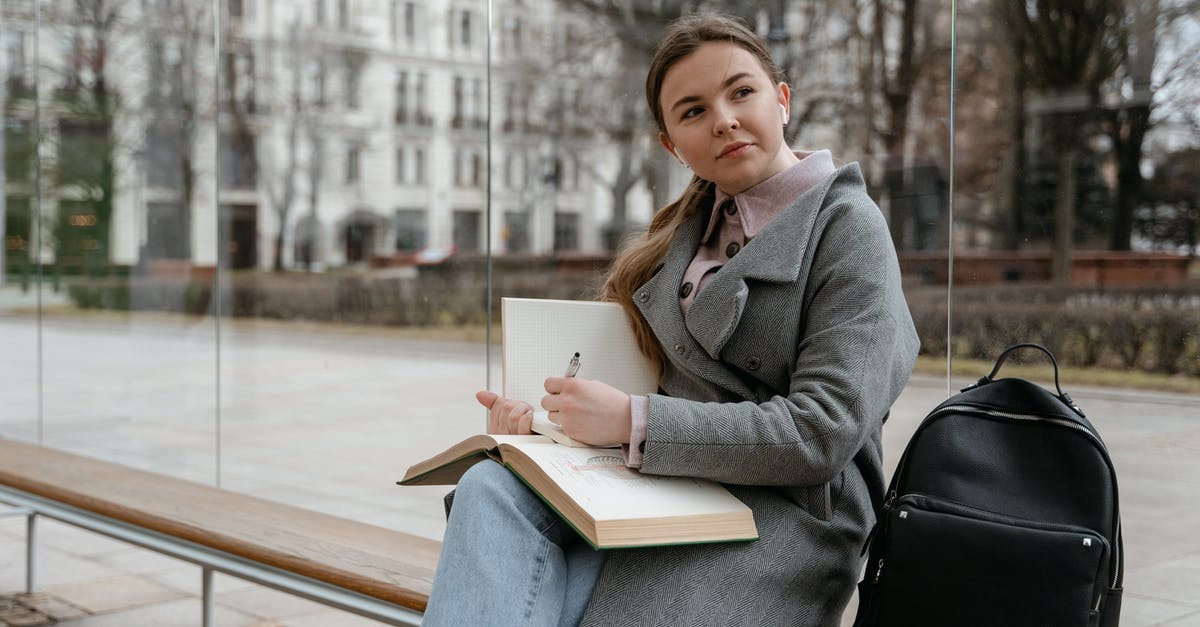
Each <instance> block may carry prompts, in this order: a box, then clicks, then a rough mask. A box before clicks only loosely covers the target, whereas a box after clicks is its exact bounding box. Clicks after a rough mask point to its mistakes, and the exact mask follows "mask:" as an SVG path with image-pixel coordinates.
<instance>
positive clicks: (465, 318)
mask: <svg viewBox="0 0 1200 627" xmlns="http://www.w3.org/2000/svg"><path fill="white" fill-rule="evenodd" d="M597 276H598V275H597V273H596V272H595V271H594V270H592V269H589V270H588V271H579V272H572V271H567V272H564V271H562V270H561V269H555V267H554V266H553V264H546V263H534V262H530V263H529V264H527V265H526V266H520V267H517V266H510V267H506V268H505V269H504V271H502V272H494V273H493V275H492V280H493V286H494V287H493V297H494V301H493V306H494V307H495V309H494V312H496V315H498V312H499V307H498V304H499V296H500V295H505V296H525V297H537V298H572V299H580V298H590V297H591V295H592V294H594V293H595V287H596V281H597ZM487 278H488V275H487V273H486V271H484V270H483V269H482V266H479V265H478V264H475V265H470V264H466V265H458V266H449V265H448V266H438V267H436V268H428V269H423V270H422V271H420V272H418V273H416V274H415V275H410V276H380V275H371V274H353V275H351V274H347V275H324V276H322V275H286V274H285V275H276V274H248V275H234V276H232V277H228V278H225V279H223V280H222V283H221V285H222V290H223V292H222V298H221V299H220V300H221V314H222V315H227V316H239V317H254V318H274V319H283V320H288V319H296V320H314V321H326V322H337V323H344V324H367V325H395V326H446V325H465V324H483V323H484V322H485V321H486V306H485V305H486V296H485V294H486V285H487ZM68 290H69V294H70V296H71V298H72V300H73V302H74V303H75V304H76V305H77V306H79V307H84V308H96V309H117V310H127V309H133V310H155V311H168V312H179V313H187V314H205V315H213V314H215V313H216V299H214V297H213V290H214V283H213V281H212V280H211V279H192V280H166V279H147V278H126V279H119V278H106V279H94V280H86V281H76V282H73V283H71V284H70V285H69V287H68ZM907 294H908V301H909V306H910V308H911V310H912V314H913V319H914V321H915V323H916V325H917V330H918V332H919V334H920V337H921V341H922V347H921V352H922V353H923V354H927V355H933V356H941V355H945V354H946V312H947V303H946V291H945V289H944V288H942V289H936V288H917V287H913V288H910V289H908V292H907ZM952 306H953V315H954V327H953V339H952V341H953V344H954V346H953V354H954V355H956V356H960V357H967V358H978V359H984V360H990V359H994V358H995V356H996V355H998V354H999V352H1000V351H1001V350H1002V349H1003V348H1004V347H1005V346H1008V345H1010V344H1015V343H1018V342H1037V343H1039V344H1043V345H1045V346H1047V347H1049V348H1050V349H1051V350H1052V351H1054V354H1055V356H1056V357H1057V358H1058V359H1059V361H1060V362H1061V363H1062V364H1063V365H1065V366H1100V367H1108V368H1116V369H1121V370H1143V371H1151V372H1161V373H1167V374H1180V375H1187V376H1200V285H1195V284H1192V285H1186V286H1178V287H1169V288H1141V289H1108V290H1095V289H1086V290H1085V289H1063V288H1057V287H1053V286H1041V285H1035V286H1028V285H1026V286H1020V285H1018V286H988V287H970V288H956V289H955V292H954V300H953V303H952Z"/></svg>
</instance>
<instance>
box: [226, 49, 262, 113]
mask: <svg viewBox="0 0 1200 627" xmlns="http://www.w3.org/2000/svg"><path fill="white" fill-rule="evenodd" d="M224 58H225V63H224V64H223V65H224V69H225V71H224V72H223V73H222V77H223V78H224V79H225V80H224V89H223V90H222V94H221V98H222V100H223V101H224V103H225V106H226V107H227V108H228V109H229V110H232V111H239V112H242V113H254V111H255V97H254V79H255V76H254V53H252V52H227V53H225V54H224Z"/></svg>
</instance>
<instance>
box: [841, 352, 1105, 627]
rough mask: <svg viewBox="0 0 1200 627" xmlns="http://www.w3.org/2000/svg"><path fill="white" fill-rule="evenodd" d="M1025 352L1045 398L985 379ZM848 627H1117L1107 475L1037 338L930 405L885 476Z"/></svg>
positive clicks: (1101, 451)
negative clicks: (1048, 371) (1047, 368)
mask: <svg viewBox="0 0 1200 627" xmlns="http://www.w3.org/2000/svg"><path fill="white" fill-rule="evenodd" d="M1020 348H1036V349H1039V350H1042V351H1043V352H1045V353H1046V354H1047V355H1048V356H1049V357H1050V360H1051V362H1053V363H1054V386H1055V389H1056V390H1057V392H1058V393H1057V395H1056V394H1054V393H1052V392H1050V391H1048V390H1046V389H1045V388H1043V387H1041V386H1039V385H1036V384H1033V383H1030V382H1029V381H1025V380H1024V379H1017V378H1004V379H996V378H995V377H996V374H997V373H998V372H999V371H1000V366H1001V365H1002V364H1003V363H1004V360H1005V359H1006V358H1007V357H1008V355H1009V354H1010V353H1011V352H1013V351H1015V350H1017V349H1020ZM863 550H864V551H867V550H869V551H870V557H869V558H868V560H867V566H866V572H865V575H864V577H863V580H862V582H861V583H860V584H859V609H858V615H857V617H856V620H855V622H854V625H855V627H868V626H874V625H881V626H889V627H891V626H899V627H904V626H908V625H920V626H922V627H937V626H942V625H944V626H954V627H963V626H968V625H969V626H972V627H985V626H989V625H997V626H999V625H1003V626H1005V627H1012V626H1014V625H1020V626H1022V627H1036V626H1046V627H1051V626H1052V627H1075V626H1078V627H1116V625H1117V623H1118V619H1119V616H1120V612H1121V580H1122V572H1123V565H1122V547H1121V517H1120V512H1119V508H1118V502H1117V477H1116V473H1115V471H1114V470H1113V465H1112V461H1111V460H1110V459H1109V456H1108V450H1107V449H1106V448H1105V446H1104V442H1103V441H1102V440H1101V439H1100V436H1099V434H1097V433H1096V430H1095V428H1093V427H1092V425H1091V423H1090V422H1088V420H1087V418H1085V417H1084V414H1083V411H1081V410H1080V409H1079V407H1077V406H1076V405H1075V403H1074V402H1073V401H1072V400H1071V397H1070V396H1068V395H1067V394H1066V393H1064V392H1063V391H1062V387H1061V386H1060V385H1059V382H1058V363H1057V362H1056V361H1055V360H1054V355H1052V354H1051V353H1050V351H1049V350H1047V349H1045V348H1044V347H1042V346H1039V345H1037V344H1018V345H1015V346H1010V347H1009V348H1007V349H1005V350H1004V352H1003V353H1001V355H1000V357H999V359H997V360H996V367H995V368H994V369H993V370H992V372H991V374H989V375H987V376H985V377H983V378H982V379H980V380H979V381H978V382H977V383H975V384H974V385H972V386H970V387H967V388H964V389H963V390H962V392H961V393H959V394H956V395H954V396H952V397H950V398H949V399H947V400H946V401H945V402H943V403H941V404H940V405H938V406H937V407H936V408H935V409H934V410H933V411H932V412H930V413H929V415H928V416H926V417H925V420H924V421H923V422H922V423H921V425H920V426H919V427H918V428H917V430H916V432H915V433H914V434H913V436H912V439H911V440H909V443H908V446H907V448H906V449H905V451H904V455H903V456H902V457H901V458H900V461H899V465H898V466H897V467H896V472H895V473H894V474H893V475H892V480H891V484H890V485H889V488H888V491H887V494H886V496H885V501H884V506H883V509H882V511H881V512H880V516H879V522H878V523H877V524H876V527H875V529H874V530H872V532H871V534H870V536H868V539H867V545H866V546H864V548H863Z"/></svg>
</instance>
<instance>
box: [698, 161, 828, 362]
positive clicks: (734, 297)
mask: <svg viewBox="0 0 1200 627" xmlns="http://www.w3.org/2000/svg"><path fill="white" fill-rule="evenodd" d="M843 170H845V168H843ZM840 175H841V171H839V172H837V173H834V174H832V175H830V176H828V177H826V178H825V179H824V180H822V181H821V182H820V183H818V184H816V185H814V186H813V187H810V188H809V189H807V190H805V191H804V192H803V193H801V194H800V195H799V196H797V197H796V200H795V201H793V202H792V204H791V205H789V206H788V208H787V209H785V210H784V211H783V212H782V213H780V214H779V215H778V216H777V217H776V218H775V219H774V220H772V221H771V222H770V224H769V225H768V226H767V227H766V228H764V229H763V230H762V232H761V233H759V234H758V237H755V238H754V239H752V240H750V243H748V244H746V246H745V248H743V249H742V251H741V252H739V253H738V254H737V256H735V257H734V258H733V259H730V260H729V263H726V264H725V265H724V266H722V267H721V269H720V270H719V271H718V272H717V273H716V274H715V275H713V277H712V278H711V279H710V280H709V282H708V283H707V284H706V285H705V286H704V290H703V291H701V292H700V294H699V295H698V296H696V300H695V301H694V302H693V303H692V306H691V308H690V309H689V310H688V314H687V319H686V324H687V328H688V331H689V332H690V333H691V335H692V337H694V338H696V341H697V342H698V343H699V344H700V345H701V346H703V347H704V351H705V352H706V353H707V354H708V356H709V357H711V358H713V359H717V358H718V356H719V355H720V353H721V349H722V348H724V347H725V343H726V342H727V341H729V338H730V337H731V336H732V335H733V332H734V330H735V329H736V328H737V325H738V321H739V320H741V317H742V311H743V310H744V309H745V306H746V299H747V298H748V297H749V295H750V287H749V285H748V284H747V281H748V280H750V281H761V282H767V283H792V282H795V281H796V280H797V279H798V278H799V277H800V271H801V269H802V268H803V266H804V264H805V257H806V256H807V255H808V252H809V250H808V249H809V246H810V242H811V239H812V237H811V236H812V230H813V225H814V224H815V223H816V220H817V212H818V211H819V209H820V208H821V206H822V203H823V202H824V199H825V196H826V194H828V192H829V189H830V187H831V186H832V184H833V182H834V181H835V180H836V179H837V178H838V177H839V176H840ZM693 250H694V249H693ZM689 262H690V259H689Z"/></svg>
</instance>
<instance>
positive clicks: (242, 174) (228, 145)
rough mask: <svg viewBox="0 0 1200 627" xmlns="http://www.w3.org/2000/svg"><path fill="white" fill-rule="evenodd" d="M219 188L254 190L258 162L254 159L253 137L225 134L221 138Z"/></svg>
mask: <svg viewBox="0 0 1200 627" xmlns="http://www.w3.org/2000/svg"><path fill="white" fill-rule="evenodd" d="M220 162H221V177H220V181H221V187H222V188H224V189H254V188H255V187H256V186H257V185H258V162H257V161H256V160H255V158H254V136H253V135H250V134H248V133H226V134H223V135H222V136H221V159H220Z"/></svg>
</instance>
